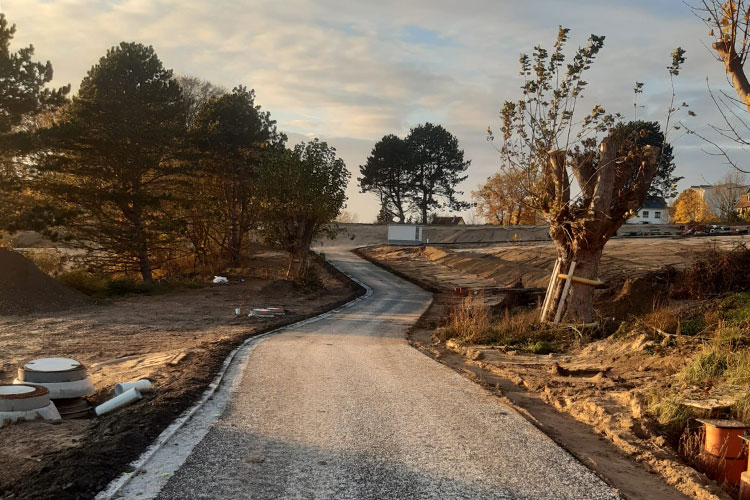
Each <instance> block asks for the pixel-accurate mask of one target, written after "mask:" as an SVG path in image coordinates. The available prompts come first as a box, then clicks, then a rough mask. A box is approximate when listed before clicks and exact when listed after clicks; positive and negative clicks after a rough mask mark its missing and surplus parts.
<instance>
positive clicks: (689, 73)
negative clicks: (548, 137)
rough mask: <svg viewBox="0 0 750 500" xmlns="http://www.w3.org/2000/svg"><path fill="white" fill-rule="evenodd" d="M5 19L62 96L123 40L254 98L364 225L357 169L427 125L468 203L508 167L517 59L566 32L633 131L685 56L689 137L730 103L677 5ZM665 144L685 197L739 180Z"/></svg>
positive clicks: (346, 6) (81, 2)
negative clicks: (343, 186) (309, 150)
mask: <svg viewBox="0 0 750 500" xmlns="http://www.w3.org/2000/svg"><path fill="white" fill-rule="evenodd" d="M0 11H2V12H4V13H5V14H6V16H7V17H8V19H9V20H10V22H11V23H15V24H16V26H17V33H16V37H15V40H14V46H13V47H15V48H19V47H21V46H26V45H28V44H33V45H34V47H35V49H36V58H37V59H39V60H45V61H46V60H50V61H51V62H52V65H53V68H54V75H55V78H54V81H53V84H55V85H63V84H68V83H70V84H72V87H73V91H74V92H75V91H76V90H77V89H78V86H79V84H80V82H81V80H82V78H83V77H84V76H85V75H86V72H87V71H88V70H89V69H90V68H91V66H92V65H94V64H95V63H96V62H97V61H98V59H99V58H100V57H101V56H103V55H104V54H105V52H106V50H107V49H108V48H110V47H112V46H113V45H116V44H118V43H119V42H121V41H137V42H141V43H144V44H148V45H152V46H153V47H154V49H155V50H156V52H157V54H158V55H159V57H160V59H161V60H162V62H163V63H164V65H165V66H166V67H167V68H171V69H173V70H174V72H175V74H189V75H194V76H198V77H200V78H202V79H205V80H209V81H211V82H213V83H215V84H217V85H221V86H224V87H226V88H229V89H231V88H232V87H234V86H236V85H245V86H247V87H249V88H252V89H255V91H256V96H257V98H256V100H257V103H258V104H260V105H261V106H262V107H263V109H264V110H268V111H270V112H271V116H272V118H274V119H276V120H277V122H278V127H279V129H280V130H282V131H284V132H286V133H287V134H288V136H289V139H290V145H293V144H294V143H297V142H299V141H302V140H309V139H312V138H314V137H318V138H320V139H321V140H325V141H327V142H328V143H329V144H330V145H332V146H334V147H336V148H337V150H338V153H339V156H340V157H341V158H343V159H344V161H345V162H346V165H347V167H348V168H349V170H350V171H351V172H352V180H351V181H350V184H349V187H348V189H347V194H348V197H349V200H348V202H347V210H348V211H349V212H351V213H353V214H356V216H357V218H358V220H359V221H360V222H372V221H373V220H374V218H375V215H376V214H377V211H378V208H379V207H378V201H377V199H376V197H375V196H374V195H372V194H362V193H360V192H359V188H358V183H357V176H358V173H359V165H361V164H363V163H364V162H365V161H366V159H367V156H368V154H369V153H370V151H371V150H372V147H373V146H374V144H375V143H376V142H377V141H378V140H379V139H380V138H381V137H383V136H384V135H386V134H397V135H399V136H401V137H404V136H405V135H407V134H408V132H409V130H410V128H411V127H414V126H416V125H419V124H421V123H424V122H426V121H430V122H432V123H439V124H441V125H443V126H444V127H445V128H446V129H447V130H449V131H450V132H451V133H453V134H454V135H455V136H456V137H457V138H458V140H459V142H460V145H461V147H462V148H463V149H464V151H465V158H466V159H468V160H471V166H470V167H469V170H468V172H467V173H468V179H467V180H466V181H464V182H463V183H462V184H461V185H460V186H459V189H460V190H462V191H463V192H464V199H467V200H469V199H470V192H471V191H472V190H473V189H476V188H477V186H478V185H479V184H480V183H482V182H483V181H484V180H485V179H486V178H487V177H489V176H491V175H492V174H493V173H495V172H497V171H498V169H499V155H498V153H497V151H496V149H495V147H493V144H491V143H489V142H488V141H487V140H486V131H487V127H488V126H493V127H494V128H499V111H500V109H501V107H502V104H503V102H504V101H506V100H517V99H518V98H519V97H520V95H521V94H520V85H521V84H522V81H521V77H520V76H519V75H518V71H519V66H518V57H519V54H520V53H521V52H527V53H530V52H531V51H532V50H533V47H534V46H536V45H540V44H541V45H542V46H545V47H547V48H550V47H551V46H552V44H553V42H554V40H555V37H556V35H557V29H558V25H562V26H564V27H567V28H570V30H571V32H570V41H569V43H568V53H572V52H573V51H574V50H575V49H576V48H577V47H578V46H581V45H585V43H586V40H587V38H588V36H589V35H590V34H591V33H595V34H597V35H604V36H606V40H605V46H604V49H603V50H602V52H601V53H600V55H599V57H598V59H597V61H596V63H595V64H594V66H593V67H592V69H591V70H590V71H589V73H588V74H587V76H586V78H585V79H586V81H587V82H589V87H588V90H587V91H586V92H585V94H584V100H583V101H582V105H581V106H582V107H585V108H588V109H591V107H592V106H593V105H594V104H601V105H603V106H604V107H605V108H606V109H607V111H610V112H620V113H623V114H624V115H625V116H626V117H632V116H633V85H634V82H635V81H639V82H644V83H645V88H644V94H642V95H641V96H639V104H640V105H642V106H643V107H642V108H639V109H638V118H639V119H651V120H657V121H659V122H661V123H663V122H664V119H665V117H666V110H667V108H668V105H669V97H670V94H671V90H670V86H669V78H668V73H667V70H666V67H667V65H668V64H669V63H670V62H671V57H670V54H671V52H672V49H674V48H675V47H677V46H681V47H683V48H684V49H686V50H687V63H686V64H685V66H684V69H683V71H682V72H681V74H680V76H679V77H678V78H677V79H676V82H675V84H676V92H677V100H678V102H683V101H685V102H687V103H688V104H689V105H690V109H692V110H693V111H694V112H696V113H697V116H696V117H691V118H689V122H688V123H689V125H690V127H692V128H694V129H696V130H698V131H700V132H703V133H707V131H708V125H709V124H719V122H720V117H719V115H718V114H717V112H716V111H715V109H714V106H713V103H712V102H711V101H710V97H709V94H708V91H707V82H708V83H709V84H710V85H711V87H712V88H713V89H728V90H729V91H731V88H730V87H729V86H728V84H727V81H726V77H725V75H724V71H723V66H722V65H721V63H719V62H717V61H716V60H715V59H714V57H713V55H712V54H711V53H710V52H709V50H708V49H707V48H706V47H707V46H709V45H710V42H711V40H710V38H709V37H708V34H707V28H706V27H705V26H704V25H703V24H702V22H701V21H700V20H699V19H697V18H696V17H695V16H694V15H693V14H692V12H691V11H690V9H689V8H688V7H687V6H686V5H685V3H683V1H682V0H627V1H626V0H620V1H615V0H534V1H524V2H521V1H517V0H464V1H461V2H457V1H455V0H424V1H422V0H378V1H363V0H284V1H280V0H270V1H267V0H255V1H235V0H109V1H97V0H0ZM13 47H12V48H13ZM683 117H685V116H684V115H681V116H680V118H683ZM686 119H688V118H686ZM668 137H669V139H670V140H671V141H672V142H673V146H674V150H675V163H676V164H677V174H678V175H681V176H684V177H685V179H684V180H683V181H681V182H680V183H679V185H678V187H679V189H680V190H682V189H685V188H687V187H689V186H690V185H692V184H705V183H711V182H715V181H717V180H718V179H720V178H721V177H722V176H723V175H724V174H725V173H726V172H727V171H728V170H729V167H728V166H727V165H726V164H724V163H723V161H722V159H721V158H718V157H715V156H711V155H708V154H706V153H705V152H703V151H702V149H704V148H705V144H702V143H701V142H700V140H699V139H697V138H696V137H694V136H685V135H684V134H683V133H681V131H672V132H670V134H669V136H668ZM443 213H445V214H447V213H448V212H447V211H443ZM462 215H464V216H466V217H467V218H471V216H472V213H469V212H467V213H464V214H462Z"/></svg>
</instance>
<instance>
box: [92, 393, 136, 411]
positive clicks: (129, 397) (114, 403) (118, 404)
mask: <svg viewBox="0 0 750 500" xmlns="http://www.w3.org/2000/svg"><path fill="white" fill-rule="evenodd" d="M139 399H141V393H140V391H138V389H136V388H135V387H132V388H130V389H128V390H127V391H125V392H123V393H122V394H120V395H119V396H115V397H114V398H112V399H110V400H108V401H105V402H104V403H102V404H100V405H99V406H97V407H96V408H94V413H96V414H97V415H99V416H101V415H104V414H106V413H109V412H111V411H114V410H117V409H118V408H122V407H123V406H126V405H129V404H131V403H135V402H136V401H138V400H139Z"/></svg>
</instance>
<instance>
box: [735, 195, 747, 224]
mask: <svg viewBox="0 0 750 500" xmlns="http://www.w3.org/2000/svg"><path fill="white" fill-rule="evenodd" d="M734 209H735V211H736V212H737V215H739V216H740V219H744V220H747V219H748V216H750V190H748V191H746V192H745V193H744V194H743V195H742V196H740V201H738V202H737V205H735V207H734Z"/></svg>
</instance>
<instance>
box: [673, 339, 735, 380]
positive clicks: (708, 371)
mask: <svg viewBox="0 0 750 500" xmlns="http://www.w3.org/2000/svg"><path fill="white" fill-rule="evenodd" d="M728 367H729V360H728V352H727V350H726V349H724V348H723V347H717V346H708V347H706V348H704V349H703V351H702V352H700V353H698V354H697V355H696V356H695V357H693V359H691V360H690V362H689V363H688V364H687V365H686V366H685V367H684V368H683V369H682V371H680V373H679V374H678V375H677V379H678V380H679V381H680V382H682V383H683V384H691V385H706V384H708V383H712V382H715V381H716V379H718V378H719V377H721V376H722V375H724V372H725V371H727V368H728Z"/></svg>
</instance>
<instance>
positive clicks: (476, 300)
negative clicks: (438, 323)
mask: <svg viewBox="0 0 750 500" xmlns="http://www.w3.org/2000/svg"><path fill="white" fill-rule="evenodd" d="M438 335H439V337H440V339H441V340H447V339H450V338H459V339H461V340H463V341H465V342H469V343H472V344H490V343H493V342H495V341H496V339H497V336H496V335H495V329H494V327H493V325H492V322H491V313H490V309H489V307H487V305H486V304H485V302H484V297H482V296H479V295H469V296H467V297H466V298H465V299H464V300H463V301H462V302H461V303H460V304H458V305H457V306H455V307H454V308H453V310H452V311H451V313H450V316H449V317H448V322H447V324H446V325H445V326H444V327H442V328H441V329H440V331H439V333H438Z"/></svg>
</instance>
